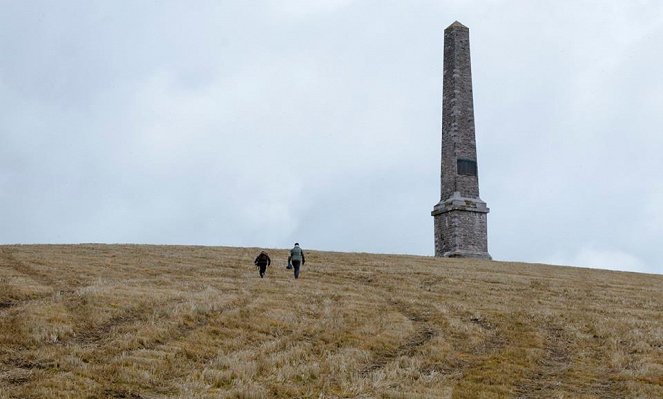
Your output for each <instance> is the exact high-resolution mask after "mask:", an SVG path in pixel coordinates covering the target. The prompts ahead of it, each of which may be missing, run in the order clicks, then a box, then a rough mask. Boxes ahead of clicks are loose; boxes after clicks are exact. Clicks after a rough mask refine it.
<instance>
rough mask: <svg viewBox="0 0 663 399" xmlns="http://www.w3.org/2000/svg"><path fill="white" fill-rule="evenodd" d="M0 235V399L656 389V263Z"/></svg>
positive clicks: (608, 393)
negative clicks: (263, 266)
mask: <svg viewBox="0 0 663 399" xmlns="http://www.w3.org/2000/svg"><path fill="white" fill-rule="evenodd" d="M258 252H259V250H258V249H255V248H254V249H244V248H221V247H183V246H182V247H179V246H135V245H71V246H42V245H39V246H0V398H2V399H5V398H102V397H108V398H219V397H230V398H294V397H312V398H350V397H352V398H354V397H361V398H373V397H378V398H440V397H442V398H444V397H450V398H466V397H467V398H469V397H485V398H498V397H522V398H539V397H542V398H622V397H644V398H655V397H657V398H660V397H663V276H655V275H645V274H635V273H620V272H611V271H603V270H589V269H578V268H569V267H555V266H545V265H527V264H519V263H505V262H489V261H477V260H451V259H435V258H431V257H416V256H393V255H392V256H389V255H369V254H342V253H329V252H317V251H309V253H308V256H307V264H306V265H305V266H304V268H303V272H302V277H301V279H300V280H297V281H295V280H294V279H293V278H292V277H291V274H290V272H289V271H287V270H285V257H286V253H287V252H286V251H285V250H270V251H269V253H270V254H271V256H272V259H273V260H274V261H275V262H274V263H275V264H274V265H273V266H272V267H271V269H269V270H268V274H267V278H265V279H263V280H261V279H260V278H259V277H258V273H257V272H256V270H255V268H254V267H253V266H252V261H253V258H254V257H255V256H256V255H257V253H258Z"/></svg>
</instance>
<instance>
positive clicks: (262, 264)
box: [253, 251, 272, 278]
mask: <svg viewBox="0 0 663 399" xmlns="http://www.w3.org/2000/svg"><path fill="white" fill-rule="evenodd" d="M253 263H254V264H255V265H256V266H258V269H260V278H263V277H265V272H266V271H267V266H269V265H271V264H272V260H271V259H269V255H267V252H265V251H262V252H260V255H258V257H257V258H256V260H254V261H253Z"/></svg>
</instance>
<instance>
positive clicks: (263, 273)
mask: <svg viewBox="0 0 663 399" xmlns="http://www.w3.org/2000/svg"><path fill="white" fill-rule="evenodd" d="M258 267H259V268H260V278H263V277H264V276H265V272H266V271H267V265H258Z"/></svg>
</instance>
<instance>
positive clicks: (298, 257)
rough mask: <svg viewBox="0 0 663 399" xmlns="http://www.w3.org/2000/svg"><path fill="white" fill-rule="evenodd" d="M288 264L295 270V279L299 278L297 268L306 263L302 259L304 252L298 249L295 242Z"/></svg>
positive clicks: (304, 259) (297, 244)
mask: <svg viewBox="0 0 663 399" xmlns="http://www.w3.org/2000/svg"><path fill="white" fill-rule="evenodd" d="M288 262H290V263H292V268H293V269H295V278H299V268H300V267H301V265H303V264H304V263H305V262H306V258H304V251H302V249H301V248H300V247H299V243H298V242H296V243H295V246H294V248H292V249H291V250H290V256H288Z"/></svg>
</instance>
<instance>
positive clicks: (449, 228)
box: [431, 21, 490, 259]
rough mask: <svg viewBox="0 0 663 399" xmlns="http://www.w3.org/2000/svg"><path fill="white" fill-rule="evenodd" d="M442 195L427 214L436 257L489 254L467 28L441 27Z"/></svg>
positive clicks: (486, 256) (458, 24) (486, 212)
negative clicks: (442, 62) (429, 219)
mask: <svg viewBox="0 0 663 399" xmlns="http://www.w3.org/2000/svg"><path fill="white" fill-rule="evenodd" d="M441 169H442V175H441V179H440V180H441V195H440V202H439V203H438V204H437V205H435V207H434V209H433V212H432V213H431V215H432V216H433V218H434V226H435V227H434V228H435V256H457V257H479V258H488V259H490V255H489V254H488V237H487V214H488V211H489V210H488V208H487V207H486V203H485V202H483V201H482V200H481V198H480V197H479V177H478V163H477V153H476V140H475V132H474V105H473V95H472V70H471V60H470V33H469V29H468V28H467V27H466V26H464V25H462V24H461V23H459V22H457V21H456V22H454V23H453V24H451V25H450V26H449V27H448V28H447V29H445V30H444V71H443V88H442V162H441Z"/></svg>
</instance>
